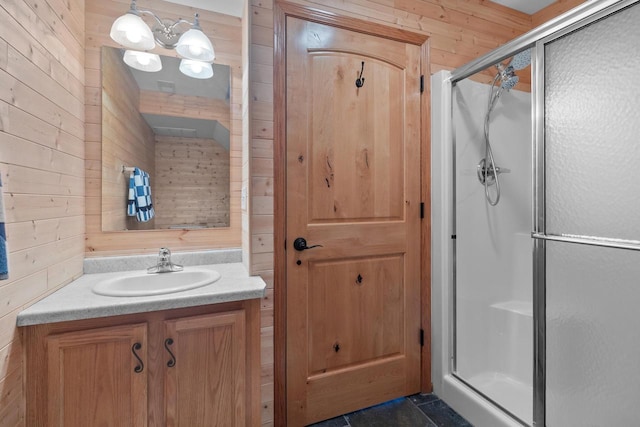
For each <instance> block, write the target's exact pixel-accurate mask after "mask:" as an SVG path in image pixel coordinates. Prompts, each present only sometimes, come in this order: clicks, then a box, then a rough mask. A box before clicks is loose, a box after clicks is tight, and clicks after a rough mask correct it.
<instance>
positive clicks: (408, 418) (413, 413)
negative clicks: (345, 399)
mask: <svg viewBox="0 0 640 427" xmlns="http://www.w3.org/2000/svg"><path fill="white" fill-rule="evenodd" d="M310 427H472V426H471V424H469V422H467V421H466V420H465V419H464V418H462V417H461V416H460V415H458V414H457V413H456V412H455V411H454V410H453V409H451V408H450V407H449V405H447V404H446V403H444V402H443V401H442V400H440V398H438V396H436V395H435V394H414V395H413V396H409V397H406V398H402V399H396V400H392V401H390V402H386V403H383V404H381V405H377V406H372V407H371V408H367V409H362V410H360V411H356V412H352V413H350V414H345V415H343V416H341V417H336V418H332V419H330V420H327V421H323V422H321V423H317V424H312V425H311V426H310Z"/></svg>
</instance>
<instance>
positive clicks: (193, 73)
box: [180, 59, 213, 79]
mask: <svg viewBox="0 0 640 427" xmlns="http://www.w3.org/2000/svg"><path fill="white" fill-rule="evenodd" d="M180 71H181V72H182V74H184V75H187V76H189V77H193V78H194V79H208V78H210V77H212V76H213V67H212V66H211V64H209V63H208V62H201V61H193V60H191V59H183V60H182V61H180Z"/></svg>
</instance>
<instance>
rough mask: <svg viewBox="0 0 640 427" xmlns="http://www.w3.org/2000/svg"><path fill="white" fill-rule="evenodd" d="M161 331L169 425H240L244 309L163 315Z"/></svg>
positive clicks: (243, 389) (242, 412)
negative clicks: (174, 316) (171, 317)
mask: <svg viewBox="0 0 640 427" xmlns="http://www.w3.org/2000/svg"><path fill="white" fill-rule="evenodd" d="M165 336H166V338H165V347H166V349H167V351H166V354H165V357H166V358H167V362H166V365H167V368H166V376H165V399H166V420H167V426H168V427H195V426H197V427H240V426H244V425H245V424H246V421H245V419H246V416H245V410H246V385H245V378H246V357H245V351H246V348H245V347H246V346H245V340H246V335H245V312H244V310H236V311H231V312H225V313H221V314H208V315H204V316H195V317H188V318H183V319H176V320H171V321H166V322H165Z"/></svg>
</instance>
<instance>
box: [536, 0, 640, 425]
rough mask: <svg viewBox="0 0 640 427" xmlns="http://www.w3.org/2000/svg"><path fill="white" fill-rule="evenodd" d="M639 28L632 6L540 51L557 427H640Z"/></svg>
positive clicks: (550, 392) (549, 414) (551, 412)
mask: <svg viewBox="0 0 640 427" xmlns="http://www.w3.org/2000/svg"><path fill="white" fill-rule="evenodd" d="M638 22H640V5H633V6H629V7H627V8H625V9H622V10H620V11H618V12H616V13H615V14H612V15H609V16H607V17H602V18H600V19H599V20H598V21H595V22H593V23H591V24H590V25H587V26H583V27H582V28H572V29H571V31H570V32H566V33H565V34H564V35H561V36H560V37H556V38H553V39H550V40H547V41H543V42H541V44H542V45H544V51H543V52H544V58H541V59H544V64H545V65H544V80H543V81H544V117H545V123H544V153H543V155H544V163H545V182H544V192H543V195H544V201H540V202H539V203H542V204H541V205H540V206H542V211H543V212H544V219H542V221H543V223H542V224H540V225H541V228H540V229H541V230H544V231H545V233H544V235H541V236H539V237H540V239H541V240H542V241H544V246H545V251H546V256H545V257H544V262H545V264H546V271H545V274H544V276H543V277H544V282H545V283H540V284H539V285H540V286H545V288H546V298H545V302H546V388H545V391H546V399H545V400H546V423H545V424H546V426H553V427H565V426H633V425H639V422H640V421H639V420H640V409H638V402H640V380H639V379H640V328H638V326H637V325H638V315H639V313H640V311H639V309H638V307H639V304H640V252H639V250H640V116H639V115H638V112H640V78H639V77H640V74H639V71H638V70H640V25H638ZM540 51H541V52H542V50H540Z"/></svg>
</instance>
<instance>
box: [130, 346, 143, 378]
mask: <svg viewBox="0 0 640 427" xmlns="http://www.w3.org/2000/svg"><path fill="white" fill-rule="evenodd" d="M141 348H142V344H140V343H139V342H137V343H135V344H134V345H133V346H131V352H132V353H133V355H134V356H135V358H136V359H138V365H137V366H136V367H135V368H133V372H135V373H136V374H139V373H140V372H142V371H144V363H142V359H140V356H138V353H136V350H140V349H141Z"/></svg>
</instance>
